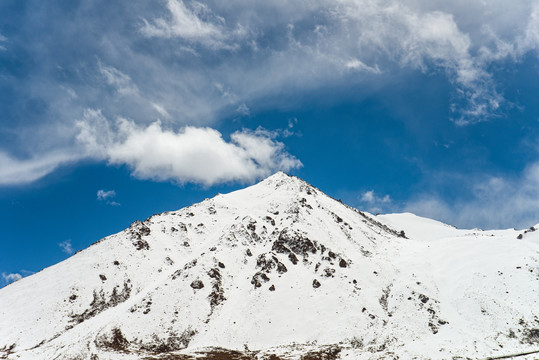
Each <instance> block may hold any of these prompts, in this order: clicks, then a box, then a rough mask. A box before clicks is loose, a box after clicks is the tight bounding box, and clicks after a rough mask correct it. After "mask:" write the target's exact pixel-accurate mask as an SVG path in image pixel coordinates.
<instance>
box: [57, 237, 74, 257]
mask: <svg viewBox="0 0 539 360" xmlns="http://www.w3.org/2000/svg"><path fill="white" fill-rule="evenodd" d="M58 246H59V247H60V248H61V249H62V251H63V252H64V253H66V254H67V255H73V254H74V253H75V249H73V245H72V244H71V239H67V240H66V241H62V242H61V243H59V244H58Z"/></svg>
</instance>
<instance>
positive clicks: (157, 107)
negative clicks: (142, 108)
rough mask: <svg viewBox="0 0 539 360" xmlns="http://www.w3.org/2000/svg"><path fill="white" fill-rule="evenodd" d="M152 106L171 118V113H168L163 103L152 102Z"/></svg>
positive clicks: (160, 113)
mask: <svg viewBox="0 0 539 360" xmlns="http://www.w3.org/2000/svg"><path fill="white" fill-rule="evenodd" d="M151 105H152V107H153V108H154V109H155V111H157V112H158V113H159V115H161V116H162V117H164V118H165V119H170V114H169V113H168V111H167V109H165V108H164V107H163V106H162V105H159V104H156V103H151Z"/></svg>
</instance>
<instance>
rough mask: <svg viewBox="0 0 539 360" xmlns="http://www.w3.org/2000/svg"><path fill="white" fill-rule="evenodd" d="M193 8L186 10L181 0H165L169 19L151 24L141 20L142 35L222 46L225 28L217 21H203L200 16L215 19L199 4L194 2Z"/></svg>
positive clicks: (160, 19)
mask: <svg viewBox="0 0 539 360" xmlns="http://www.w3.org/2000/svg"><path fill="white" fill-rule="evenodd" d="M192 4H193V5H194V6H193V7H192V8H191V9H190V8H188V7H187V6H186V5H185V4H184V2H183V1H182V0H167V8H168V11H169V13H170V18H169V19H163V18H158V19H154V20H153V22H152V23H150V22H149V21H147V20H146V19H143V21H144V26H143V27H142V29H141V31H142V33H143V34H144V35H145V36H147V37H163V38H173V37H179V38H183V39H186V40H190V41H194V42H200V43H203V44H206V45H210V46H216V47H221V46H224V43H223V42H222V41H223V40H224V39H225V37H226V36H225V34H224V31H225V28H223V27H222V26H221V24H219V23H218V22H217V21H219V20H221V21H222V19H219V18H217V19H216V20H217V21H215V19H214V22H213V23H212V22H210V21H204V20H202V19H201V16H204V17H206V18H212V17H213V18H215V17H214V16H212V13H211V11H210V10H209V8H208V7H207V6H205V5H203V4H201V3H197V2H194V3H192Z"/></svg>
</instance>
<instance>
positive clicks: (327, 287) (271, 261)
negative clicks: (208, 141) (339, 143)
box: [0, 173, 539, 360]
mask: <svg viewBox="0 0 539 360" xmlns="http://www.w3.org/2000/svg"><path fill="white" fill-rule="evenodd" d="M538 305H539V232H534V231H532V229H530V230H527V231H525V232H524V231H520V232H518V231H516V230H500V231H481V230H459V229H455V228H453V227H450V226H448V225H445V224H441V223H439V222H435V221H432V220H429V219H424V218H419V217H416V216H414V215H412V214H394V215H382V216H373V215H371V214H368V213H363V212H360V211H358V210H355V209H353V208H350V207H348V206H346V205H344V204H342V203H340V202H339V201H336V200H334V199H332V198H330V197H328V196H326V195H325V194H323V193H322V192H321V191H320V190H318V189H316V188H314V187H313V186H311V185H309V184H307V183H305V182H303V181H302V180H300V179H298V178H295V177H290V176H288V175H285V174H283V173H277V174H276V175H274V176H272V177H270V178H268V179H266V180H264V181H262V182H261V183H259V184H257V185H254V186H252V187H249V188H246V189H244V190H240V191H237V192H234V193H230V194H227V195H218V196H216V197H215V198H213V199H207V200H205V201H203V202H202V203H199V204H195V205H193V206H190V207H187V208H184V209H181V210H179V211H174V212H167V213H163V214H160V215H155V216H152V217H151V218H149V219H147V220H145V221H143V222H140V221H137V222H135V223H133V224H132V225H131V226H130V227H129V228H128V229H126V230H124V231H122V232H120V233H118V234H115V235H111V236H109V237H107V238H105V239H102V240H100V241H98V242H97V243H95V244H94V245H92V246H90V247H89V248H88V249H86V250H84V251H82V252H79V253H77V254H76V255H74V256H73V257H71V258H69V259H68V260H66V261H63V262H61V263H59V264H57V265H55V266H52V267H50V268H47V269H45V270H43V271H41V272H39V273H38V274H35V275H33V276H30V277H28V278H25V279H22V280H20V281H18V282H16V283H13V284H11V285H9V286H7V287H5V288H3V289H0V359H2V358H3V359H22V360H24V359H58V360H61V359H89V360H97V359H194V358H195V357H197V358H206V359H270V360H278V359H305V360H308V359H340V358H342V359H345V358H349V359H387V358H395V359H396V358H401V359H411V358H416V359H450V358H453V359H459V358H473V359H475V358H482V357H483V358H486V357H488V356H503V355H504V354H513V353H525V352H533V351H536V350H539V306H538ZM530 356H534V355H530Z"/></svg>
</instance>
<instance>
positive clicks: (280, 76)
mask: <svg viewBox="0 0 539 360" xmlns="http://www.w3.org/2000/svg"><path fill="white" fill-rule="evenodd" d="M157 4H159V6H155V4H152V5H151V6H149V5H148V4H147V3H144V2H141V1H132V2H130V4H129V6H127V5H125V4H121V3H118V4H112V5H109V6H112V7H114V8H115V10H116V11H115V12H116V13H122V14H123V16H122V17H115V18H114V21H111V19H110V18H107V16H103V14H102V12H100V11H97V9H96V8H95V7H97V6H98V5H97V4H93V3H92V2H90V1H84V6H85V7H86V9H87V10H88V11H80V12H74V13H73V14H71V16H64V15H65V14H63V11H64V9H63V8H62V7H59V6H56V5H55V4H53V3H49V4H47V5H44V6H45V9H44V10H43V11H44V12H47V11H48V12H49V13H51V14H55V16H54V18H56V19H59V20H58V21H57V22H54V24H53V23H47V22H44V23H41V24H40V26H42V27H43V28H47V29H49V30H50V31H51V32H52V31H54V35H55V36H54V37H52V36H51V37H49V38H45V39H41V38H38V37H36V36H35V31H33V30H32V26H31V25H32V22H31V19H32V16H31V14H30V13H28V14H23V15H21V16H22V18H21V19H20V21H21V23H25V24H27V25H28V26H23V27H21V29H20V32H21V34H19V35H20V36H19V37H20V38H21V39H22V38H24V39H25V41H21V42H19V43H17V46H18V47H19V48H20V50H19V51H20V53H21V54H24V58H32V59H40V61H39V62H35V63H30V62H21V64H20V66H21V67H20V68H13V69H8V70H7V71H8V73H6V74H5V77H4V78H5V79H6V80H5V81H6V84H7V85H6V86H7V87H6V89H10V91H11V92H12V93H13V94H10V91H5V92H4V97H5V98H6V99H7V100H6V101H5V102H4V103H2V112H3V113H6V114H7V113H9V114H17V119H16V120H17V121H13V122H10V123H8V124H5V125H4V127H5V128H7V131H6V132H4V133H2V132H0V136H5V137H6V138H7V137H8V136H9V135H6V134H11V133H12V132H15V133H23V135H21V136H19V137H18V138H17V139H18V140H11V138H10V143H11V142H17V143H16V146H13V149H12V148H9V147H8V146H7V145H0V162H2V165H4V166H2V167H0V183H1V184H8V183H10V184H17V183H28V182H31V181H35V180H36V179H39V178H40V177H42V176H44V175H46V174H47V173H50V172H51V171H54V169H56V168H57V167H58V166H61V165H62V164H66V163H75V162H77V161H79V160H81V159H85V158H87V157H85V156H82V155H80V153H81V152H82V153H91V156H90V157H92V158H96V155H95V154H97V153H99V152H100V151H102V149H101V150H99V149H94V150H95V152H92V151H89V150H88V147H89V146H90V147H91V144H89V143H85V144H84V145H81V143H80V142H79V141H77V140H76V139H75V138H76V136H77V134H79V131H80V129H79V124H78V123H77V120H78V119H80V118H81V117H84V116H85V115H84V114H85V112H86V111H87V109H96V108H99V109H102V113H103V114H105V115H106V117H107V118H110V119H116V118H120V117H121V118H129V119H131V121H133V122H134V124H136V125H137V126H138V127H140V128H147V127H148V125H149V124H151V123H153V122H154V121H155V120H157V119H161V120H162V121H163V124H165V125H166V127H167V128H170V129H175V130H176V131H179V130H180V129H183V128H187V127H199V128H215V127H217V126H216V124H219V123H220V122H222V121H227V120H225V119H229V118H230V117H233V116H236V115H238V114H240V115H251V116H252V115H253V114H256V112H257V111H260V109H267V108H268V107H279V106H281V105H282V104H290V102H294V101H300V100H297V97H295V96H290V94H296V93H297V92H301V93H302V94H305V93H308V92H309V91H317V90H320V89H324V88H325V87H327V86H328V84H329V86H331V87H332V88H339V86H347V85H351V84H352V85H354V86H355V87H357V88H359V89H362V91H365V92H368V91H369V89H368V87H369V85H368V82H367V81H366V80H369V79H370V80H372V79H377V78H378V77H383V78H384V81H386V82H388V81H389V82H390V81H391V80H388V79H390V78H391V77H392V76H394V77H398V76H399V75H398V74H399V71H400V70H402V69H407V70H412V71H417V72H420V73H423V74H442V75H443V76H445V78H446V80H447V82H448V83H449V84H450V85H451V87H452V89H453V90H452V99H453V101H452V102H451V105H450V106H451V109H450V110H451V116H450V117H451V120H452V121H453V122H454V123H455V124H458V125H470V124H474V123H478V122H482V121H488V120H489V119H492V118H494V117H497V116H500V114H503V111H504V109H505V108H506V107H507V106H509V105H510V104H509V102H508V101H507V100H506V99H505V98H504V97H503V90H504V88H503V84H502V83H499V82H498V81H497V80H496V78H495V76H494V73H493V71H494V70H493V69H496V67H497V66H498V65H500V66H503V65H504V64H506V63H507V62H509V63H518V62H519V61H520V60H521V59H522V58H523V57H524V56H525V55H526V54H532V53H534V52H535V51H536V50H537V48H538V44H539V30H538V29H539V25H538V24H539V5H537V4H536V3H534V2H520V3H518V4H511V6H508V5H507V3H505V2H503V1H494V2H491V3H489V4H488V5H487V4H484V3H481V2H473V1H472V2H462V1H458V2H444V1H423V0H420V1H415V0H414V1H411V0H410V1H396V0H390V1H382V2H377V1H370V0H339V1H329V0H316V1H312V2H309V3H308V4H307V3H305V2H302V1H288V2H269V3H268V2H266V3H245V2H241V1H230V2H226V3H225V2H218V1H206V2H204V3H202V2H197V1H189V0H166V1H160V2H158V3H157ZM29 8H31V6H29ZM91 9H94V10H96V11H90V10H91ZM97 14H99V15H97ZM49 18H51V17H47V19H49ZM81 24H89V25H88V26H91V27H92V28H93V29H102V32H101V33H98V34H96V32H95V31H87V30H88V28H87V26H81ZM59 29H62V30H59ZM65 29H68V30H69V31H66V30H65ZM2 40H3V42H2ZM3 43H5V39H4V38H0V46H2V44H3ZM66 48H69V49H74V48H76V49H78V50H77V51H76V52H69V53H66V51H65V49H66ZM96 59H97V60H96ZM9 71H11V72H9ZM22 74H28V75H24V76H23V75H22ZM362 86H363V88H362ZM17 94H25V98H28V99H29V100H28V101H27V104H23V105H24V106H23V105H21V104H20V102H17V101H10V100H9V99H8V97H9V96H12V97H15V96H16V95H17ZM283 94H284V95H283ZM331 96H332V94H328V97H331ZM11 100H14V99H11ZM340 100H341V99H340V98H339V99H336V100H335V101H340ZM235 131H237V129H234V130H232V131H231V133H234V132H235ZM207 133H209V131H207ZM221 135H223V136H224V137H228V136H230V135H231V134H221ZM0 140H2V139H0ZM272 141H274V143H275V144H277V143H276V142H275V140H272ZM0 143H2V144H5V143H7V142H6V141H4V142H0ZM37 144H39V146H38V145H37ZM15 147H16V148H17V150H20V151H15V150H14V148H15ZM201 151H202V150H201ZM16 153H17V154H20V153H23V154H35V155H27V156H26V157H20V156H16V155H15V154H16ZM277 153H279V152H276V154H277ZM72 154H77V155H76V156H73V155H72ZM99 158H100V159H107V156H101V157H99ZM253 161H254V160H253ZM276 161H277V162H279V161H278V160H276ZM255 162H256V161H255ZM131 166H132V168H133V169H135V168H136V166H134V163H131ZM238 178H244V176H243V175H241V176H240V175H239V176H238ZM210 182H211V181H210Z"/></svg>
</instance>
